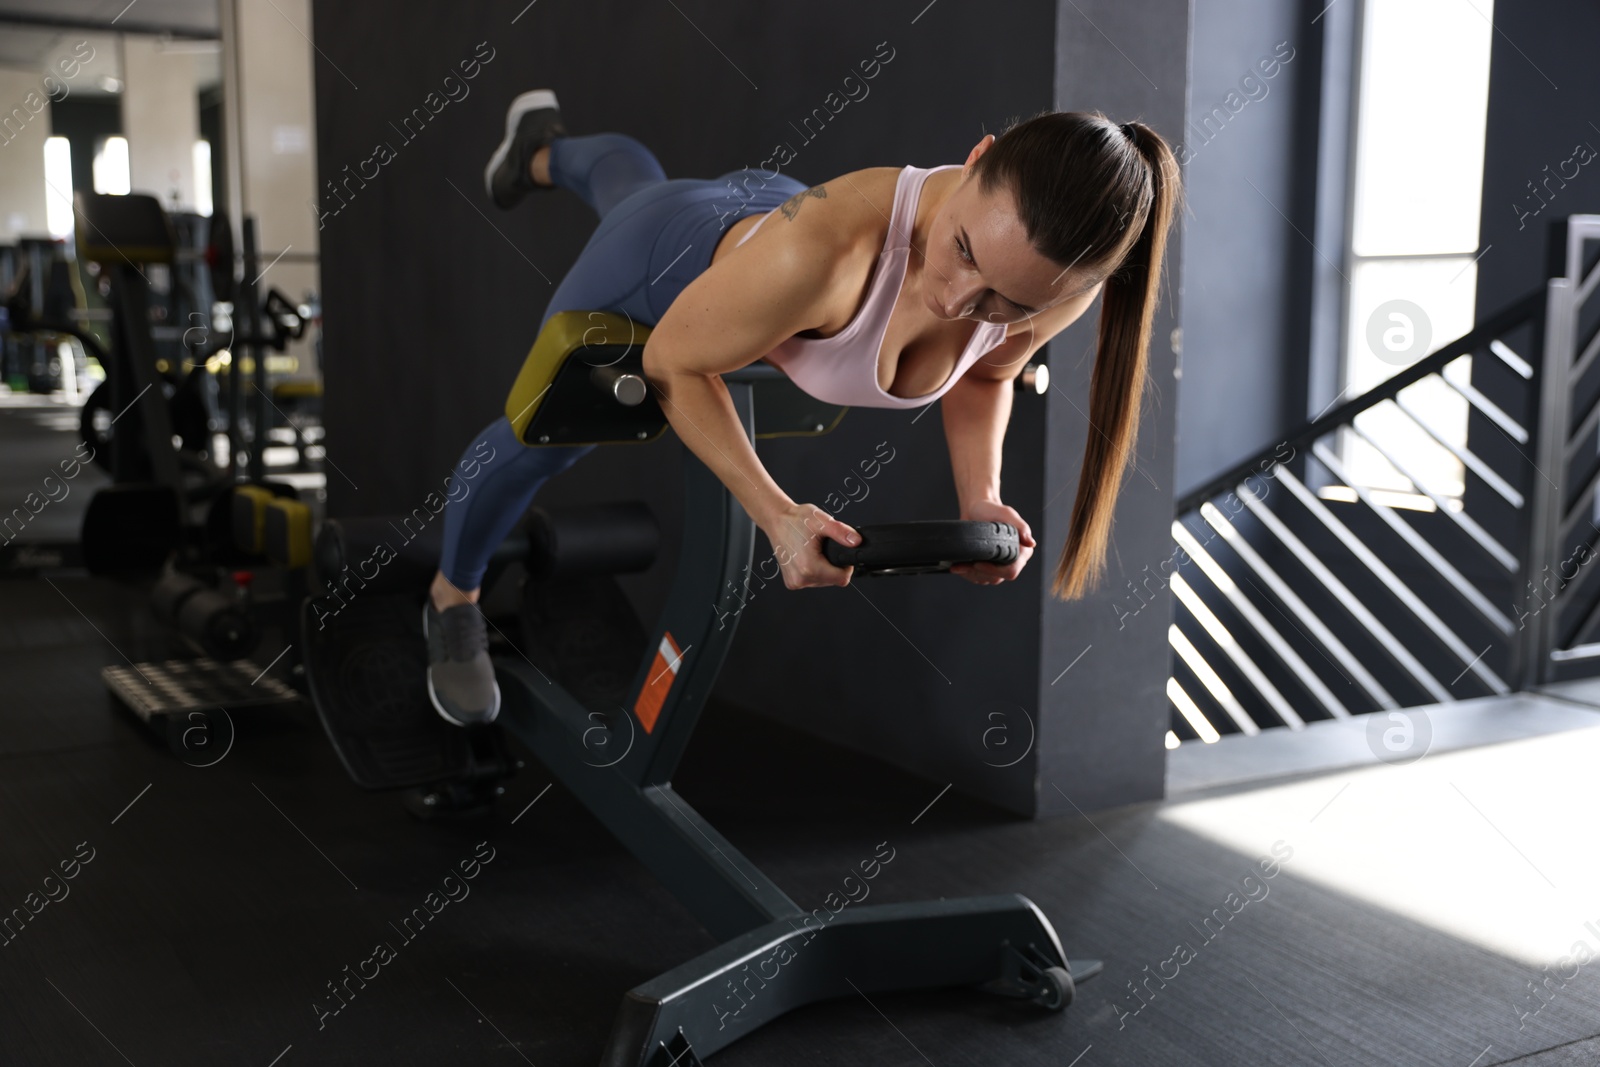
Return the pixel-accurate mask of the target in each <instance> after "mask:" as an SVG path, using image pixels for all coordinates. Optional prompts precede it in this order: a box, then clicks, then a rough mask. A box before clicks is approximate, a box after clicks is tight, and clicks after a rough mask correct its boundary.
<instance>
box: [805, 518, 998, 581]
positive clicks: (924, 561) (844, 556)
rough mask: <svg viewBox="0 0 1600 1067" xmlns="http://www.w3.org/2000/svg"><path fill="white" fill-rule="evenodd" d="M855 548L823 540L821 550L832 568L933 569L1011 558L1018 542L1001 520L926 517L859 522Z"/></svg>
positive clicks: (903, 571)
mask: <svg viewBox="0 0 1600 1067" xmlns="http://www.w3.org/2000/svg"><path fill="white" fill-rule="evenodd" d="M856 532H857V533H859V534H860V535H861V544H859V545H857V546H856V547H854V548H850V547H848V546H846V545H841V544H839V543H838V542H837V541H832V540H824V542H823V552H824V554H825V555H826V556H827V557H828V562H829V563H832V564H833V565H834V566H835V567H854V568H855V569H856V573H857V574H861V575H869V576H870V575H880V574H937V573H940V572H943V571H948V570H949V569H950V568H951V567H953V566H954V565H956V564H957V563H994V564H998V565H1000V566H1005V565H1006V564H1008V563H1015V562H1016V559H1017V555H1018V553H1019V552H1021V547H1020V545H1019V543H1018V540H1017V530H1016V527H1014V526H1011V525H1009V524H1007V523H1003V522H979V521H974V520H967V519H929V520H924V521H921V522H891V523H882V524H879V525H876V526H858V527H856Z"/></svg>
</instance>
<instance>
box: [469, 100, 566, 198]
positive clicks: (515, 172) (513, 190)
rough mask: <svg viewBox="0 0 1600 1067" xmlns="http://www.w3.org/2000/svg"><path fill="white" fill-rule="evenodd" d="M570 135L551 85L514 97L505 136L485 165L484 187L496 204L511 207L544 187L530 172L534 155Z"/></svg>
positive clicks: (507, 119) (509, 109) (507, 115)
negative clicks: (529, 168)
mask: <svg viewBox="0 0 1600 1067" xmlns="http://www.w3.org/2000/svg"><path fill="white" fill-rule="evenodd" d="M566 135H567V131H566V127H564V126H562V125H561V108H560V105H558V104H557V103H556V94H555V93H552V92H551V91H550V90H549V89H535V90H533V91H532V92H527V93H523V94H522V95H521V96H519V97H517V98H516V99H515V100H513V101H511V106H510V107H509V108H508V109H506V136H505V140H503V141H501V142H500V146H499V147H498V148H496V149H495V150H494V155H493V156H491V157H489V165H488V166H487V167H485V168H483V187H484V189H485V191H487V192H488V194H489V199H490V200H493V201H494V206H495V207H498V208H500V209H502V210H508V209H510V208H512V207H515V206H516V204H517V202H518V201H519V200H521V199H522V198H523V197H525V196H527V195H528V194H529V193H531V192H532V191H533V190H535V189H539V188H542V186H539V185H536V184H534V181H533V175H531V174H529V173H528V167H529V165H530V164H531V163H532V162H533V155H534V153H535V152H537V151H539V149H541V148H543V147H544V146H545V145H547V144H549V143H550V142H551V141H553V140H555V139H556V138H557V137H565V136H566Z"/></svg>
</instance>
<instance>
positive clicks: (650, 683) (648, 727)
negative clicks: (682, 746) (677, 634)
mask: <svg viewBox="0 0 1600 1067" xmlns="http://www.w3.org/2000/svg"><path fill="white" fill-rule="evenodd" d="M682 664H683V653H682V652H680V651H679V650H678V642H676V641H674V640H673V639H672V634H671V632H667V633H663V634H662V635H661V644H660V646H659V647H658V648H657V649H656V655H655V659H654V660H652V661H651V663H650V676H649V677H648V678H646V679H645V680H644V688H643V689H641V690H639V699H637V700H635V701H634V702H633V713H634V714H635V715H637V716H638V717H639V721H640V722H641V723H643V724H644V732H645V733H649V732H650V731H652V730H654V729H655V726H656V717H657V716H659V715H660V714H661V706H662V705H663V704H665V703H666V702H667V693H668V692H670V691H671V689H672V683H673V682H675V681H677V678H678V668H679V667H680V666H682Z"/></svg>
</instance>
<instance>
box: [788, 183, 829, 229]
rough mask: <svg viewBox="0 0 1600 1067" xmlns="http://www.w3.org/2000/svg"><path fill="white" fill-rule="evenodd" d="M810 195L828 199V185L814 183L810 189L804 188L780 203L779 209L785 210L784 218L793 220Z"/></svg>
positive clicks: (819, 198)
mask: <svg viewBox="0 0 1600 1067" xmlns="http://www.w3.org/2000/svg"><path fill="white" fill-rule="evenodd" d="M808 196H814V197H816V198H817V199H818V200H826V199H828V187H827V186H826V185H813V186H812V187H811V188H809V189H802V190H801V191H800V192H798V193H795V194H794V195H793V196H791V197H790V198H789V199H787V200H785V201H784V202H783V203H781V204H779V205H778V210H779V211H781V212H783V217H784V218H786V219H788V220H789V221H790V222H793V221H794V217H795V216H796V215H798V214H799V213H800V205H801V204H802V203H804V202H805V198H806V197H808Z"/></svg>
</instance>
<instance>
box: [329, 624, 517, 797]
mask: <svg viewBox="0 0 1600 1067" xmlns="http://www.w3.org/2000/svg"><path fill="white" fill-rule="evenodd" d="M302 623H303V626H304V632H305V634H306V636H307V638H308V639H307V640H306V641H305V656H306V677H307V679H308V680H309V681H310V685H311V696H312V703H313V704H315V705H316V708H317V715H318V717H319V718H320V719H321V720H322V726H323V728H324V729H325V730H326V731H327V733H328V737H329V738H330V739H331V740H332V741H333V746H334V749H335V750H336V751H337V752H338V753H339V759H340V760H341V761H342V762H343V763H344V769H345V771H346V772H348V773H349V775H350V777H351V779H353V780H354V781H355V783H356V784H357V785H360V786H364V787H365V788H367V789H408V788H417V789H418V790H419V792H418V794H417V795H416V796H415V797H413V798H412V799H411V801H410V802H409V803H408V805H407V806H408V809H409V810H411V812H412V813H413V814H415V815H418V816H420V817H431V816H433V815H437V814H446V813H450V812H457V811H464V810H465V811H470V810H476V809H481V808H482V807H484V806H485V805H486V804H487V803H489V802H490V801H492V800H493V797H494V794H495V789H496V788H498V787H497V786H495V784H494V783H496V782H497V781H498V780H500V779H502V778H504V777H506V776H507V775H508V774H510V773H511V771H512V761H511V760H510V758H509V757H508V756H507V754H506V751H505V743H504V740H503V738H502V735H501V733H500V730H499V729H498V728H497V727H493V726H490V727H481V728H475V729H470V730H469V729H462V728H461V727H458V726H452V725H450V724H449V723H447V722H445V721H444V720H443V719H442V718H440V717H439V714H438V712H436V711H434V709H433V705H432V704H431V703H430V702H429V700H428V686H427V672H428V645H427V641H426V640H425V639H424V637H423V634H422V600H421V597H420V596H417V595H414V594H383V593H371V594H366V593H363V594H362V595H357V596H352V597H350V599H349V600H348V602H344V603H342V604H341V603H339V602H334V601H329V600H323V601H315V600H308V601H307V602H306V605H305V615H304V618H303V620H302ZM430 797H431V798H432V799H431V800H430Z"/></svg>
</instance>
